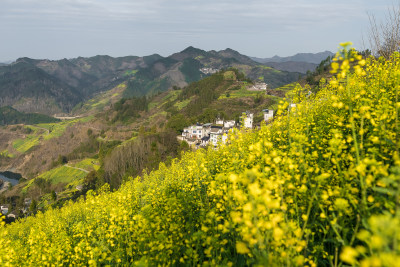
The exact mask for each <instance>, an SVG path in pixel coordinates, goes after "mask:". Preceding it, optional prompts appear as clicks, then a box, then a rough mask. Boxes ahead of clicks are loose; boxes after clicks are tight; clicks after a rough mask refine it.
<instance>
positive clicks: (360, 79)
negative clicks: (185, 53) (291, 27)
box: [0, 43, 400, 266]
mask: <svg viewBox="0 0 400 267" xmlns="http://www.w3.org/2000/svg"><path fill="white" fill-rule="evenodd" d="M332 71H333V72H334V73H335V75H336V76H335V78H333V79H332V80H330V81H328V82H326V83H325V84H324V85H323V86H322V88H321V90H320V91H319V92H318V93H317V94H311V95H308V94H306V93H305V92H307V91H308V89H307V88H301V87H299V86H298V87H296V88H295V90H293V91H292V92H291V93H290V94H288V97H287V99H286V100H285V101H281V103H280V105H279V111H278V116H277V117H276V118H275V120H274V122H273V123H271V124H269V125H264V126H262V127H261V129H259V130H253V131H244V130H243V131H236V132H235V133H233V134H232V136H231V138H230V139H229V142H228V144H227V145H221V146H220V147H219V149H218V150H217V151H215V150H213V149H209V150H198V151H196V152H188V153H186V154H184V155H183V157H182V159H181V160H175V161H173V162H172V164H171V166H168V167H167V166H165V165H164V164H162V163H161V165H160V168H159V169H158V170H157V171H154V172H151V173H149V174H145V175H144V176H143V177H138V178H132V179H131V180H130V181H128V182H127V183H125V184H124V185H123V186H122V187H121V188H120V189H119V190H117V191H115V192H110V191H109V189H108V188H107V186H104V187H103V188H102V190H101V192H97V193H94V192H91V193H88V195H87V197H86V199H81V200H79V201H78V202H76V203H72V202H71V203H69V204H67V205H66V206H65V207H63V208H61V209H54V210H48V211H46V212H44V213H39V214H37V215H36V216H34V217H28V218H26V219H23V220H21V221H19V222H16V223H13V224H11V225H7V226H1V227H0V265H1V266H100V265H102V266H103V265H112V266H118V265H120V266H126V265H140V266H146V265H149V266H155V265H162V266H163V265H179V266H198V265H204V266H216V265H219V266H247V265H256V266H349V265H350V266H396V265H398V262H400V202H399V197H400V186H399V185H400V157H399V141H400V140H399V135H400V125H399V123H400V122H399V109H400V102H399V91H400V88H399V87H400V54H398V53H395V54H394V55H393V56H392V58H391V59H390V60H385V59H383V58H379V59H374V58H368V59H363V58H361V56H360V55H358V54H357V53H356V52H355V51H354V50H352V49H351V48H350V44H348V43H345V44H342V49H341V50H340V52H339V53H338V54H337V56H336V59H335V61H334V63H333V64H332ZM291 103H295V104H296V105H295V106H294V105H290V104H291Z"/></svg>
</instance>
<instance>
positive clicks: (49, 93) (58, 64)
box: [0, 47, 328, 115]
mask: <svg viewBox="0 0 400 267" xmlns="http://www.w3.org/2000/svg"><path fill="white" fill-rule="evenodd" d="M326 53H328V52H324V53H319V54H318V55H314V56H312V54H304V55H308V58H310V59H309V61H310V60H313V62H316V61H317V58H318V57H319V58H322V55H325V54H326ZM304 55H303V56H302V54H299V55H296V56H293V57H291V58H292V59H293V60H296V59H298V60H300V59H305V58H306V56H304ZM273 59H274V60H278V61H279V64H277V63H271V61H270V60H269V59H256V60H258V61H265V62H267V63H266V64H271V66H268V65H265V64H260V62H257V61H255V59H254V58H250V57H247V56H245V55H242V54H240V53H239V52H237V51H235V50H232V49H229V48H228V49H225V50H221V51H214V50H211V51H204V50H201V49H197V48H194V47H188V48H186V49H185V50H183V51H181V52H178V53H174V54H172V55H170V56H168V57H162V56H160V55H158V54H153V55H150V56H144V57H138V56H127V57H117V58H114V57H110V56H106V55H98V56H94V57H89V58H84V57H78V58H74V59H61V60H47V59H44V60H40V59H31V58H27V57H25V58H19V59H17V60H16V61H15V62H13V63H11V64H8V65H3V66H0V107H1V106H11V107H13V108H15V109H17V110H19V111H23V112H38V113H43V114H47V115H53V114H56V113H70V112H71V111H72V110H73V108H74V107H75V106H76V105H77V104H78V103H82V102H84V101H87V100H89V99H90V98H92V97H94V96H95V95H97V94H99V93H101V92H105V91H108V90H110V89H112V88H115V87H116V86H119V85H122V86H123V87H124V90H123V92H122V94H121V95H122V97H132V96H136V97H140V96H144V95H154V94H156V93H158V92H163V91H166V90H168V89H170V88H173V87H180V88H182V87H185V86H187V85H188V84H189V83H191V82H194V81H198V80H200V79H202V78H204V77H206V76H208V75H209V74H210V73H208V72H207V70H208V71H210V70H211V72H212V71H214V72H215V71H218V70H221V69H228V68H231V67H234V68H237V69H238V70H240V71H241V72H243V73H244V74H245V75H246V76H247V77H248V78H249V79H251V80H253V81H262V82H265V83H267V84H268V87H269V88H271V89H273V88H276V87H279V86H282V85H285V84H288V83H291V82H294V81H297V80H298V79H299V77H300V76H301V75H302V73H305V72H304V68H307V69H312V68H313V67H314V68H315V66H314V65H310V64H313V63H304V62H297V63H296V64H294V63H292V61H289V62H288V61H285V59H284V58H279V57H273ZM284 64H286V66H283V65H284ZM282 66H283V67H282ZM301 66H302V67H301ZM203 68H206V71H204V70H203V71H202V69H203Z"/></svg>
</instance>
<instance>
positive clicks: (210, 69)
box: [200, 68, 220, 74]
mask: <svg viewBox="0 0 400 267" xmlns="http://www.w3.org/2000/svg"><path fill="white" fill-rule="evenodd" d="M200 71H201V72H202V73H204V74H214V73H217V72H218V71H220V70H219V69H213V68H201V69H200Z"/></svg>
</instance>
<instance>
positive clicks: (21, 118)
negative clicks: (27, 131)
mask: <svg viewBox="0 0 400 267" xmlns="http://www.w3.org/2000/svg"><path fill="white" fill-rule="evenodd" d="M58 121H60V120H58V119H55V118H53V117H50V116H47V115H43V114H38V113H24V112H19V111H17V110H15V109H13V108H12V107H0V125H9V124H37V123H52V122H58Z"/></svg>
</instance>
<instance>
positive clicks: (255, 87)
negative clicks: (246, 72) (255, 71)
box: [248, 82, 268, 91]
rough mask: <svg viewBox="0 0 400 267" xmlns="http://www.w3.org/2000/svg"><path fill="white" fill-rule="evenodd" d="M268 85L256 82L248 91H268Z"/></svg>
mask: <svg viewBox="0 0 400 267" xmlns="http://www.w3.org/2000/svg"><path fill="white" fill-rule="evenodd" d="M267 86H268V85H267V84H266V83H263V82H255V83H254V84H253V85H252V86H251V87H249V88H248V89H249V90H250V91H267Z"/></svg>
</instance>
